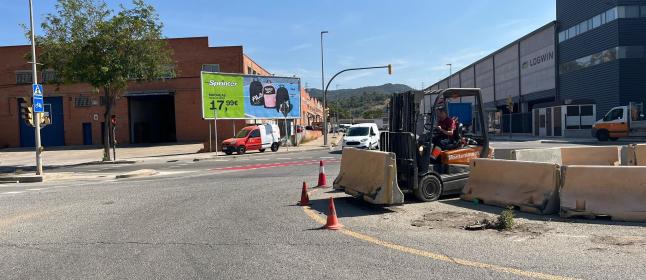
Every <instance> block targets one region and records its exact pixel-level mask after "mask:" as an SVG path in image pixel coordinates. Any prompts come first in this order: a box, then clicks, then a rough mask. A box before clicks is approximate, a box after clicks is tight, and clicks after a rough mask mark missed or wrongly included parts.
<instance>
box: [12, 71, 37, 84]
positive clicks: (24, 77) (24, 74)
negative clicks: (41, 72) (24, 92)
mask: <svg viewBox="0 0 646 280" xmlns="http://www.w3.org/2000/svg"><path fill="white" fill-rule="evenodd" d="M32 83H34V79H33V76H32V75H31V71H19V72H16V84H19V85H24V84H32Z"/></svg>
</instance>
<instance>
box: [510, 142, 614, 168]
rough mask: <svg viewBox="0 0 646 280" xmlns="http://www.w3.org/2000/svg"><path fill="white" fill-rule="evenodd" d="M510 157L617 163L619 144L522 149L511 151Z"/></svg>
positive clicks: (567, 161)
mask: <svg viewBox="0 0 646 280" xmlns="http://www.w3.org/2000/svg"><path fill="white" fill-rule="evenodd" d="M512 159H514V160H520V161H533V162H544V163H554V164H558V165H610V166H613V165H619V164H620V163H621V152H620V147H619V146H604V147H592V146H581V147H561V148H548V149H523V150H515V151H513V152H512Z"/></svg>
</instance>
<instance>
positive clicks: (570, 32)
mask: <svg viewBox="0 0 646 280" xmlns="http://www.w3.org/2000/svg"><path fill="white" fill-rule="evenodd" d="M577 29H579V26H578V25H575V26H572V27H570V29H568V30H567V33H568V38H574V37H575V36H576V35H577Z"/></svg>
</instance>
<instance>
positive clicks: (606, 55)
mask: <svg viewBox="0 0 646 280" xmlns="http://www.w3.org/2000/svg"><path fill="white" fill-rule="evenodd" d="M644 49H645V47H644V46H621V47H614V48H610V49H607V50H605V51H602V52H599V53H595V54H592V55H589V56H584V57H582V58H579V59H577V60H574V61H570V62H566V63H563V64H561V65H559V73H560V74H565V73H569V72H573V71H577V70H580V69H583V68H587V67H590V66H595V65H599V64H602V63H606V62H611V61H615V60H617V59H624V58H644V57H645V56H646V53H645V52H644Z"/></svg>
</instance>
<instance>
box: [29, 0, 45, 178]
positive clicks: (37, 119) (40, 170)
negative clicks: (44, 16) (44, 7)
mask: <svg viewBox="0 0 646 280" xmlns="http://www.w3.org/2000/svg"><path fill="white" fill-rule="evenodd" d="M29 22H30V25H31V59H32V61H31V70H32V72H31V73H32V74H31V76H32V79H33V83H34V85H36V84H38V75H37V74H36V73H37V69H36V67H37V65H36V38H35V37H36V36H35V35H34V8H33V4H32V0H29ZM33 119H34V127H35V129H34V137H35V141H34V142H35V144H36V145H35V146H36V175H43V158H42V157H41V151H42V148H41V146H40V145H41V143H40V113H36V111H35V110H34V118H33Z"/></svg>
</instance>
